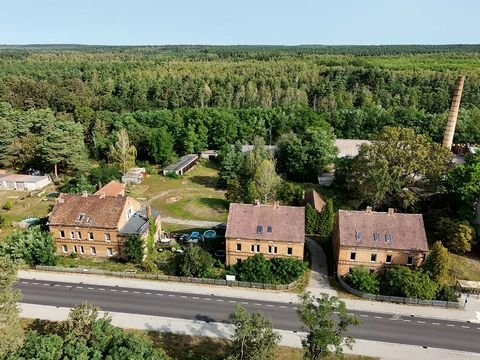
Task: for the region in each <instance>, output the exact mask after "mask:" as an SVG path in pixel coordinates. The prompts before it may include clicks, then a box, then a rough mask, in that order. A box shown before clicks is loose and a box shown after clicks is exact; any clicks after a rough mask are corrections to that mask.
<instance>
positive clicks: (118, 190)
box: [94, 180, 125, 196]
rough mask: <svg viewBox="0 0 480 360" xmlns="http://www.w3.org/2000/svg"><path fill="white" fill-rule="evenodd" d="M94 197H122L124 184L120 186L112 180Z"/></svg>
mask: <svg viewBox="0 0 480 360" xmlns="http://www.w3.org/2000/svg"><path fill="white" fill-rule="evenodd" d="M94 195H105V196H124V195H125V184H122V183H120V182H118V181H116V180H112V181H110V182H109V183H108V184H107V185H105V186H104V187H102V188H100V189H98V191H97V192H96V193H95V194H94Z"/></svg>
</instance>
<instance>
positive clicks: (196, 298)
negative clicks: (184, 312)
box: [192, 296, 200, 300]
mask: <svg viewBox="0 0 480 360" xmlns="http://www.w3.org/2000/svg"><path fill="white" fill-rule="evenodd" d="M192 299H194V300H200V298H199V297H197V296H192Z"/></svg>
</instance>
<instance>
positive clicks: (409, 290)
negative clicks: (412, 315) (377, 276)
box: [380, 266, 438, 300]
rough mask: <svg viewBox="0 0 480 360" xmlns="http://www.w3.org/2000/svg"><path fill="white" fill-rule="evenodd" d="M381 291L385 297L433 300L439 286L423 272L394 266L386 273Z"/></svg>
mask: <svg viewBox="0 0 480 360" xmlns="http://www.w3.org/2000/svg"><path fill="white" fill-rule="evenodd" d="M380 289H381V291H380V293H381V294H383V295H391V296H402V297H406V298H411V299H423V300H433V299H435V296H436V295H437V290H438V285H437V283H436V282H435V281H433V280H431V279H430V278H429V276H428V274H426V273H424V272H423V271H422V270H412V269H410V268H409V267H406V266H393V267H391V268H388V269H387V270H386V271H385V274H384V275H383V278H382V281H381V283H380Z"/></svg>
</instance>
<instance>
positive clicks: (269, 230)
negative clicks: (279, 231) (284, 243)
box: [267, 225, 272, 234]
mask: <svg viewBox="0 0 480 360" xmlns="http://www.w3.org/2000/svg"><path fill="white" fill-rule="evenodd" d="M267 233H270V234H271V233H272V225H268V226H267Z"/></svg>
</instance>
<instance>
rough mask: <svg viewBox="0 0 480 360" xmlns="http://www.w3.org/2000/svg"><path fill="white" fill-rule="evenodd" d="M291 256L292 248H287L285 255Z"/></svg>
mask: <svg viewBox="0 0 480 360" xmlns="http://www.w3.org/2000/svg"><path fill="white" fill-rule="evenodd" d="M292 254H293V248H291V247H288V248H287V255H292Z"/></svg>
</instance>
